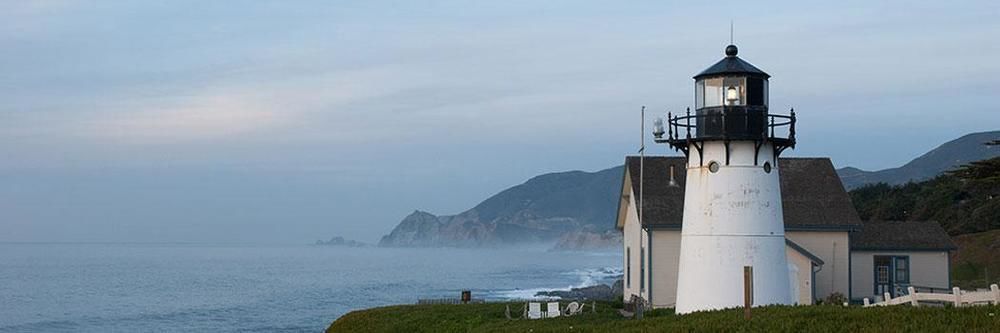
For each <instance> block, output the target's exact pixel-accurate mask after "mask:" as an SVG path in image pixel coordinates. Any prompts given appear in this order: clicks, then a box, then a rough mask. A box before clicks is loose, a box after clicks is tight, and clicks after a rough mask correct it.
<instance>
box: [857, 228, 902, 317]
mask: <svg viewBox="0 0 1000 333" xmlns="http://www.w3.org/2000/svg"><path fill="white" fill-rule="evenodd" d="M851 233H852V232H851V231H848V232H847V302H848V303H850V302H851V301H852V300H854V295H853V294H854V264H852V263H851V259H852V257H854V256H852V255H851ZM893 274H895V273H893Z"/></svg>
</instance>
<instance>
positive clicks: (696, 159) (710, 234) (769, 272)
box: [676, 142, 792, 314]
mask: <svg viewBox="0 0 1000 333" xmlns="http://www.w3.org/2000/svg"><path fill="white" fill-rule="evenodd" d="M703 149H704V150H703V152H704V157H703V160H704V164H701V163H700V160H701V159H700V156H699V153H698V150H697V149H695V147H693V146H692V147H691V148H690V150H689V152H690V154H689V159H688V167H687V180H686V181H687V183H686V186H685V193H684V220H683V221H684V222H683V227H682V229H681V249H680V263H679V267H678V269H679V271H678V276H677V291H678V292H677V305H676V312H677V313H679V314H684V313H690V312H694V311H704V310H714V309H723V308H731V307H737V306H742V304H743V283H742V281H743V266H753V271H754V305H755V306H756V305H767V304H790V303H791V302H792V300H791V296H790V293H789V282H788V261H787V258H786V254H785V226H784V220H783V216H782V211H781V186H780V183H779V178H778V173H779V169H780V167H779V166H778V165H777V164H776V163H775V162H776V160H775V159H774V158H773V149H772V146H771V145H770V144H768V143H765V144H764V146H763V147H761V149H760V155H759V156H758V163H757V165H754V144H753V143H752V142H732V143H731V144H730V147H729V150H730V159H729V164H728V165H727V164H726V149H727V148H726V146H725V145H723V143H722V142H706V143H705V145H704V148H703ZM713 161H714V162H717V163H719V170H718V172H715V173H713V172H710V171H709V165H710V164H711V162H713ZM764 162H770V163H772V167H773V168H772V170H771V172H770V173H767V172H765V171H764V168H763V167H762V165H763V164H764Z"/></svg>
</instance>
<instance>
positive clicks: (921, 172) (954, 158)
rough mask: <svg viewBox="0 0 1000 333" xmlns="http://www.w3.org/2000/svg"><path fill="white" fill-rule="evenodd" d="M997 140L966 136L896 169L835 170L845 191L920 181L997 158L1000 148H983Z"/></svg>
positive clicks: (996, 134) (997, 135)
mask: <svg viewBox="0 0 1000 333" xmlns="http://www.w3.org/2000/svg"><path fill="white" fill-rule="evenodd" d="M997 139H1000V131H990V132H979V133H972V134H967V135H964V136H962V137H960V138H958V139H955V140H952V141H948V142H946V143H944V144H942V145H940V146H938V147H937V148H934V149H933V150H931V151H929V152H927V153H926V154H923V155H920V157H917V158H915V159H913V160H912V161H910V162H909V163H906V164H905V165H903V166H901V167H898V168H891V169H884V170H879V171H864V170H861V169H858V168H853V167H845V168H841V169H839V170H837V174H838V175H840V180H841V181H842V182H843V183H844V187H845V188H847V189H848V190H850V189H853V188H857V187H860V186H862V185H865V184H875V183H886V184H889V185H898V184H904V183H907V182H910V181H921V180H925V179H930V178H933V177H934V176H937V175H939V174H941V173H942V172H944V171H947V170H951V169H953V168H955V167H958V166H960V165H963V164H966V163H969V162H972V161H979V160H984V159H988V158H993V157H997V156H1000V146H987V145H984V143H986V142H991V141H993V140H997Z"/></svg>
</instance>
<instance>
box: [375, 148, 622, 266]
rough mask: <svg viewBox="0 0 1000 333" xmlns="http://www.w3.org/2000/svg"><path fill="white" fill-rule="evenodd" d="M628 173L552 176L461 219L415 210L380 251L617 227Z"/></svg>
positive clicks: (546, 237)
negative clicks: (623, 182) (621, 190)
mask: <svg viewBox="0 0 1000 333" xmlns="http://www.w3.org/2000/svg"><path fill="white" fill-rule="evenodd" d="M623 172H624V169H623V168H622V167H620V166H619V167H614V168H610V169H606V170H601V171H598V172H583V171H570V172H560V173H549V174H544V175H541V176H537V177H534V178H531V179H530V180H528V181H527V182H525V183H524V184H521V185H517V186H514V187H511V188H508V189H506V190H504V191H502V192H500V193H498V194H496V195H494V196H492V197H490V198H488V199H486V200H485V201H483V202H481V203H480V204H479V205H476V207H473V208H472V209H469V210H467V211H465V212H462V213H460V214H458V215H444V216H437V215H434V214H431V213H427V212H422V211H415V212H413V213H412V214H410V215H409V216H407V217H406V218H404V219H403V221H402V222H400V223H399V225H397V226H396V228H394V229H393V230H392V232H391V233H389V234H388V235H386V236H384V237H382V240H381V241H380V242H379V246H393V247H437V246H455V247H477V246H500V245H510V244H517V243H529V242H555V241H556V240H558V239H559V238H560V237H562V236H563V235H565V234H569V233H570V232H576V231H585V232H593V233H603V232H604V231H607V230H610V229H612V228H613V227H614V223H612V222H611V221H614V219H615V214H616V211H615V208H616V207H617V203H618V193H617V189H618V188H619V187H620V186H621V178H622V174H623Z"/></svg>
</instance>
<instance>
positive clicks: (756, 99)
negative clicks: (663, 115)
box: [694, 76, 768, 110]
mask: <svg viewBox="0 0 1000 333" xmlns="http://www.w3.org/2000/svg"><path fill="white" fill-rule="evenodd" d="M767 84H768V82H767V80H766V79H763V78H759V77H743V76H735V77H715V78H708V79H701V80H698V81H697V82H695V92H694V99H695V110H698V109H702V108H706V107H716V106H723V105H726V106H746V105H758V106H766V105H767V88H768V87H767Z"/></svg>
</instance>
